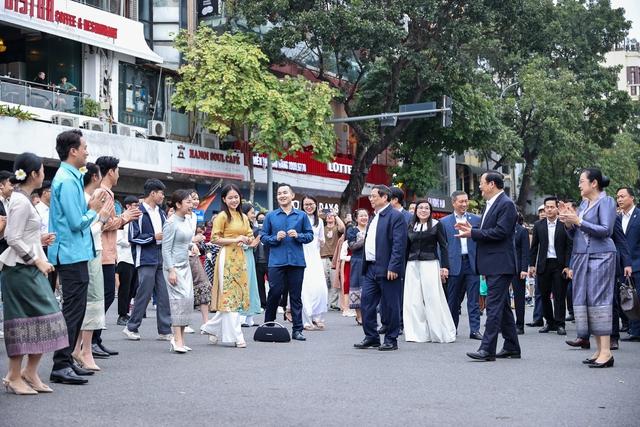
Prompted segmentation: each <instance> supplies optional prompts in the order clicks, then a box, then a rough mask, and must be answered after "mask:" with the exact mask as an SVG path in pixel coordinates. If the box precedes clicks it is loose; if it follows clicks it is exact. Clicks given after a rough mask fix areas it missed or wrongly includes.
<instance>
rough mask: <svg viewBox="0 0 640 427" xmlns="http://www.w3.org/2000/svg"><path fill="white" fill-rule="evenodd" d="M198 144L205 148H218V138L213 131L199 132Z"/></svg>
mask: <svg viewBox="0 0 640 427" xmlns="http://www.w3.org/2000/svg"><path fill="white" fill-rule="evenodd" d="M200 145H202V146H203V147H206V148H214V149H219V148H220V138H219V137H218V135H216V134H215V133H209V132H202V133H200Z"/></svg>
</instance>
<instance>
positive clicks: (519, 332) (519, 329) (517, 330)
mask: <svg viewBox="0 0 640 427" xmlns="http://www.w3.org/2000/svg"><path fill="white" fill-rule="evenodd" d="M516 333H517V334H518V335H524V328H523V327H522V326H516Z"/></svg>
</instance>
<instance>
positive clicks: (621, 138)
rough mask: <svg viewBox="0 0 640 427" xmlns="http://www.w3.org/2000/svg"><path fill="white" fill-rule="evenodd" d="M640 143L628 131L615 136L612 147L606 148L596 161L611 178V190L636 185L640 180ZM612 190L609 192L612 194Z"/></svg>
mask: <svg viewBox="0 0 640 427" xmlns="http://www.w3.org/2000/svg"><path fill="white" fill-rule="evenodd" d="M639 161H640V144H638V140H636V139H634V137H633V136H632V135H631V134H629V133H627V132H624V133H620V134H617V135H615V136H614V143H613V145H612V146H611V148H607V149H604V150H603V151H602V154H601V155H600V156H599V161H598V162H597V163H596V164H597V165H598V166H600V167H601V168H602V170H603V171H604V173H605V174H606V175H607V176H609V178H610V179H611V186H610V189H611V191H615V190H616V189H617V188H620V187H627V186H630V187H635V186H636V185H637V184H638V180H640V168H639V167H638V162H639ZM611 191H610V192H609V193H610V194H612V193H611Z"/></svg>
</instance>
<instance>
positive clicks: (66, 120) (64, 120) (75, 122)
mask: <svg viewBox="0 0 640 427" xmlns="http://www.w3.org/2000/svg"><path fill="white" fill-rule="evenodd" d="M51 123H53V124H56V125H60V126H69V127H72V128H77V127H80V119H79V118H78V117H76V116H69V115H67V114H54V115H53V116H51Z"/></svg>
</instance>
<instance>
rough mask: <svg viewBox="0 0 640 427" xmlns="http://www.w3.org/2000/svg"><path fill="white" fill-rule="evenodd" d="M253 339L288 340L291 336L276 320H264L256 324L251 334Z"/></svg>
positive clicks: (267, 340)
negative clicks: (254, 330) (258, 324)
mask: <svg viewBox="0 0 640 427" xmlns="http://www.w3.org/2000/svg"><path fill="white" fill-rule="evenodd" d="M253 340H254V341H262V342H289V341H291V336H290V335H289V330H288V329H287V328H285V327H284V326H282V325H281V324H280V323H278V322H265V323H263V324H262V325H260V326H258V329H256V332H255V333H254V334H253Z"/></svg>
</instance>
